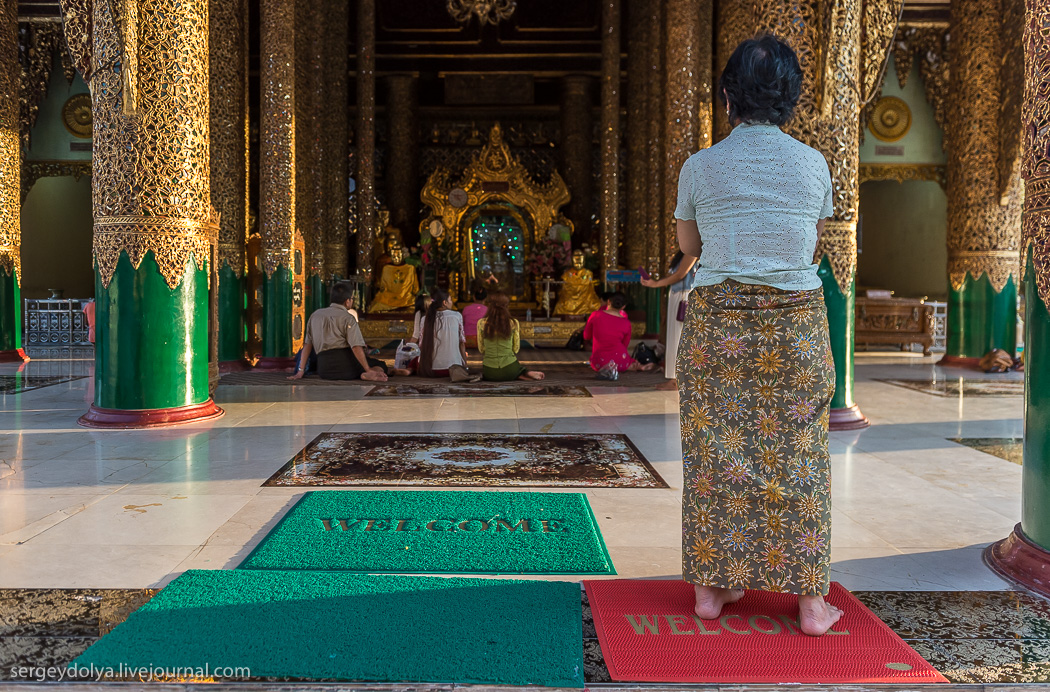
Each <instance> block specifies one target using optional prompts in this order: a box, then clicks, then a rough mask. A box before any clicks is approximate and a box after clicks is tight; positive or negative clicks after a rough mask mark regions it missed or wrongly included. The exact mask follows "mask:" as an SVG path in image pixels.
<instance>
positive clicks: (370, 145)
mask: <svg viewBox="0 0 1050 692" xmlns="http://www.w3.org/2000/svg"><path fill="white" fill-rule="evenodd" d="M354 137H355V139H356V141H355V144H356V145H357V154H356V156H355V157H354V158H355V163H356V165H357V176H356V181H357V273H358V276H360V277H362V278H364V279H366V280H367V281H369V282H370V281H371V280H372V262H373V260H374V259H375V244H376V207H375V197H376V189H375V188H376V167H375V154H376V2H375V0H357V128H356V131H355V132H354Z"/></svg>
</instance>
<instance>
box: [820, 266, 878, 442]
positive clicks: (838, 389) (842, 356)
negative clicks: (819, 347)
mask: <svg viewBox="0 0 1050 692" xmlns="http://www.w3.org/2000/svg"><path fill="white" fill-rule="evenodd" d="M818 275H819V276H820V280H821V282H823V284H824V304H825V305H826V306H827V309H828V332H829V334H830V337H831V353H832V355H833V356H834V358H835V395H834V397H832V399H831V429H832V430H856V429H860V428H866V427H868V426H869V425H871V423H869V422H868V419H867V418H865V417H864V414H863V413H861V412H860V409H859V408H858V406H857V404H856V403H855V402H854V401H853V351H854V343H855V340H856V325H857V323H856V316H855V307H856V297H857V296H856V278H853V279H851V280H850V284H849V288H848V289H847V290H846V292H845V293H843V292H842V289H841V288H840V287H839V284H838V282H837V281H835V275H834V273H833V272H832V270H831V263H830V262H829V261H828V258H827V256H826V255H825V256H824V257H823V258H822V259H821V261H820V269H819V270H818Z"/></svg>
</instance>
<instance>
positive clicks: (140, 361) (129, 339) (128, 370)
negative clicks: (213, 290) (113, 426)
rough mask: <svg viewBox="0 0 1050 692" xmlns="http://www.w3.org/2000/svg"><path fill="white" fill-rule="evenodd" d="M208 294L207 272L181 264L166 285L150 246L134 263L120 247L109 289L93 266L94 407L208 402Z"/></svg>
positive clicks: (138, 407) (130, 408)
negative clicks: (175, 281)
mask: <svg viewBox="0 0 1050 692" xmlns="http://www.w3.org/2000/svg"><path fill="white" fill-rule="evenodd" d="M207 296H208V273H207V271H205V270H203V269H198V268H197V267H196V266H195V264H194V263H193V262H192V261H191V262H188V263H187V265H186V273H185V274H184V275H183V277H182V281H181V282H179V285H178V286H176V287H175V288H174V289H172V288H169V287H168V284H167V282H166V281H165V280H164V277H163V276H162V275H161V273H160V271H159V269H158V267H157V262H156V261H155V260H154V258H153V253H152V252H149V253H147V254H146V256H145V258H143V260H142V264H140V265H139V267H138V269H134V268H133V267H132V266H131V261H130V260H129V259H128V256H127V254H126V253H121V256H120V259H119V260H118V261H117V267H116V271H114V273H113V278H112V279H111V280H110V282H109V286H108V287H107V286H103V285H102V279H101V277H100V276H99V275H98V274H97V272H96V276H95V324H96V328H95V406H96V407H100V408H103V409H119V410H125V411H139V410H142V409H170V408H177V407H185V406H194V405H197V404H203V403H205V402H207V401H209V399H208V300H207ZM143 373H149V376H148V377H144V376H143Z"/></svg>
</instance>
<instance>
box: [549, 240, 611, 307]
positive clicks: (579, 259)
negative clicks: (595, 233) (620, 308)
mask: <svg viewBox="0 0 1050 692" xmlns="http://www.w3.org/2000/svg"><path fill="white" fill-rule="evenodd" d="M583 263H584V255H583V252H582V251H581V250H576V251H575V252H573V253H572V267H570V268H569V269H566V270H565V273H564V274H562V275H561V280H562V281H563V282H564V283H563V284H562V287H561V290H560V291H559V292H558V303H557V305H555V306H554V314H555V315H589V314H590V313H592V312H594V311H595V310H597V309H598V308H599V307H600V306H601V304H602V302H601V301H600V300H599V299H598V294H597V293H596V292H595V290H594V285H595V283H596V282H595V281H594V274H592V273H591V270H590V269H586V268H584V266H583Z"/></svg>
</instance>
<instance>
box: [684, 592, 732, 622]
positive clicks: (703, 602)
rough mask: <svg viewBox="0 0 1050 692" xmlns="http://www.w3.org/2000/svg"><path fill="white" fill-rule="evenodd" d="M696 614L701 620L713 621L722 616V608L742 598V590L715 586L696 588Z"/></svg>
mask: <svg viewBox="0 0 1050 692" xmlns="http://www.w3.org/2000/svg"><path fill="white" fill-rule="evenodd" d="M695 590H696V608H695V611H696V614H697V616H698V617H699V618H700V619H701V620H714V619H715V618H717V617H718V616H719V615H721V614H722V606H724V605H726V604H727V603H736V602H737V601H739V600H740V599H741V598H743V597H744V590H743V589H720V588H718V587H717V586H697V587H696V589H695Z"/></svg>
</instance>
